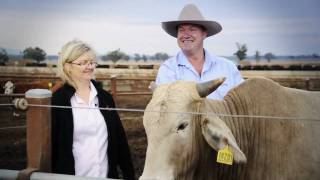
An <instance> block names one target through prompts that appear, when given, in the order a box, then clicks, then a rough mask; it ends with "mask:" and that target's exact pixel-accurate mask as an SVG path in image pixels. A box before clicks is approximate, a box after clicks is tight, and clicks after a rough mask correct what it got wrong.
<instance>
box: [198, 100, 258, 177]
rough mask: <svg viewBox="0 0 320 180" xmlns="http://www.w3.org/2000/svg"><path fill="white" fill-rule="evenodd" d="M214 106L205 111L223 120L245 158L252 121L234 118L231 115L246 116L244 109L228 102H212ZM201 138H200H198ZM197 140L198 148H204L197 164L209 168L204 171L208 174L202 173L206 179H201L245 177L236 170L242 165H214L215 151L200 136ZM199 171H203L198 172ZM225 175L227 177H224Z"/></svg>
mask: <svg viewBox="0 0 320 180" xmlns="http://www.w3.org/2000/svg"><path fill="white" fill-rule="evenodd" d="M212 102H213V100H209V99H205V100H204V102H203V103H212ZM213 104H214V106H211V107H212V109H210V110H209V109H206V111H210V112H213V113H216V114H218V115H221V116H219V117H220V119H221V120H223V121H224V122H225V123H226V125H227V126H228V127H229V128H230V130H231V132H232V133H233V135H234V137H235V139H236V142H237V143H238V145H239V147H240V149H241V150H242V151H243V153H245V155H246V156H247V155H248V154H249V151H250V150H249V149H247V148H246V147H248V146H247V145H248V144H249V143H250V142H251V140H252V133H251V132H250V131H251V127H252V120H250V119H249V120H248V119H244V118H239V117H234V116H232V115H237V114H247V113H248V112H246V110H245V108H244V107H242V106H241V105H240V106H237V105H235V104H233V103H232V102H228V101H225V100H224V101H214V103H213ZM199 127H200V129H199V130H198V132H200V133H201V132H202V131H201V125H199ZM243 129H246V131H243ZM200 136H201V138H200ZM198 138H199V140H198V141H199V142H200V144H199V146H200V147H204V149H203V150H201V152H203V153H201V154H200V158H199V159H200V161H199V163H201V164H202V166H200V167H203V165H204V164H206V165H207V167H209V169H206V171H209V172H202V174H204V175H205V176H207V178H206V177H203V178H201V179H212V177H215V178H214V179H237V178H239V177H245V176H246V175H245V174H241V173H242V172H241V171H238V170H237V169H238V168H243V166H244V165H239V164H236V163H235V162H234V164H233V165H232V166H228V165H222V164H219V163H216V155H217V151H215V150H213V149H212V148H211V147H210V146H209V145H208V144H207V142H206V141H205V140H204V138H203V137H202V134H200V135H198ZM199 171H203V169H202V170H199ZM226 175H227V176H226Z"/></svg>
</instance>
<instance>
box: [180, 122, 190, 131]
mask: <svg viewBox="0 0 320 180" xmlns="http://www.w3.org/2000/svg"><path fill="white" fill-rule="evenodd" d="M187 126H188V123H187V122H183V123H181V124H179V126H178V128H177V130H178V131H180V130H184V129H185V128H186V127H187Z"/></svg>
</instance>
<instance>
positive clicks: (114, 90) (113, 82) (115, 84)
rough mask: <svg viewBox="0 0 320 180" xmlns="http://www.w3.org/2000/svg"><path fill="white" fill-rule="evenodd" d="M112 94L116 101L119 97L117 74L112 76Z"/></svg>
mask: <svg viewBox="0 0 320 180" xmlns="http://www.w3.org/2000/svg"><path fill="white" fill-rule="evenodd" d="M111 94H112V96H113V100H114V102H116V99H117V76H116V75H112V76H111Z"/></svg>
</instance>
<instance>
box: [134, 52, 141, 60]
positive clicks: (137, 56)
mask: <svg viewBox="0 0 320 180" xmlns="http://www.w3.org/2000/svg"><path fill="white" fill-rule="evenodd" d="M140 59H141V56H140V54H138V53H135V54H134V60H135V61H139V60H140Z"/></svg>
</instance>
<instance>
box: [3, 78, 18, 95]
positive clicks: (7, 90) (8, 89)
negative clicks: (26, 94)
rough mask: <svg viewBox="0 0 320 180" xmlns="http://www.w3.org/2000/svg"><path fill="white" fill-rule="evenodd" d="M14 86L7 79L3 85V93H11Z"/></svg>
mask: <svg viewBox="0 0 320 180" xmlns="http://www.w3.org/2000/svg"><path fill="white" fill-rule="evenodd" d="M14 87H15V86H14V84H13V83H12V82H11V81H7V82H6V83H5V84H4V86H3V89H4V94H12V93H13V91H14Z"/></svg>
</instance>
